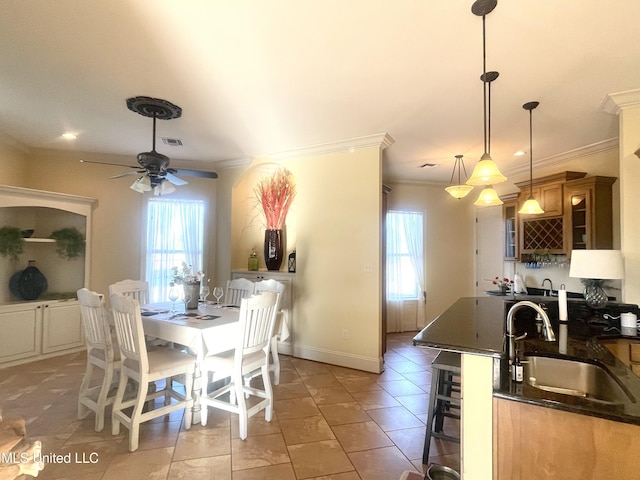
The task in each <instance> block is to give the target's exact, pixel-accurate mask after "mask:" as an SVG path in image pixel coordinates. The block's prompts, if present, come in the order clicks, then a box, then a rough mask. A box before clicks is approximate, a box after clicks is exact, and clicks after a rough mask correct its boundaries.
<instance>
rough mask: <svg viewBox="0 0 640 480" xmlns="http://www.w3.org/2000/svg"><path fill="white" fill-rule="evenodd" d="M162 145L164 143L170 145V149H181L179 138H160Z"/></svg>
mask: <svg viewBox="0 0 640 480" xmlns="http://www.w3.org/2000/svg"><path fill="white" fill-rule="evenodd" d="M162 143H164V144H165V145H170V146H172V147H181V146H182V140H180V139H179V138H166V137H162Z"/></svg>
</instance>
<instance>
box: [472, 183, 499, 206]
mask: <svg viewBox="0 0 640 480" xmlns="http://www.w3.org/2000/svg"><path fill="white" fill-rule="evenodd" d="M503 203H504V202H503V201H502V200H500V197H498V192H496V191H495V190H494V189H493V187H492V186H491V185H488V186H486V187H485V188H483V189H482V191H481V192H480V196H479V197H478V199H477V200H476V201H475V202H473V204H474V205H475V206H476V207H493V206H497V205H502V204H503Z"/></svg>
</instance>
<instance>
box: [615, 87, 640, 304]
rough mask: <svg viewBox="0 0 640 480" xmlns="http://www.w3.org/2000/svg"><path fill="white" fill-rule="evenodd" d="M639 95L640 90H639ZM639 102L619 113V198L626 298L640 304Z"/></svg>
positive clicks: (624, 292) (638, 95)
mask: <svg viewBox="0 0 640 480" xmlns="http://www.w3.org/2000/svg"><path fill="white" fill-rule="evenodd" d="M637 97H638V98H640V91H639V92H638V94H637ZM637 105H638V104H637V102H636V103H635V104H634V105H633V107H632V108H626V109H624V110H623V111H622V112H621V113H620V156H619V162H620V173H621V186H620V199H621V205H620V207H621V208H620V210H621V215H620V218H621V223H622V226H621V244H622V253H623V255H624V259H625V278H624V280H623V283H622V285H623V290H622V292H623V300H624V301H625V302H628V303H635V304H640V241H638V239H639V238H640V221H639V220H638V208H639V206H640V188H638V183H639V182H640V159H639V158H638V157H637V156H636V155H635V152H636V151H637V150H638V147H640V133H639V132H640V130H639V129H640V108H638V107H637Z"/></svg>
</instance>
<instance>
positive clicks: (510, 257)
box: [502, 199, 519, 261]
mask: <svg viewBox="0 0 640 480" xmlns="http://www.w3.org/2000/svg"><path fill="white" fill-rule="evenodd" d="M502 220H503V222H504V259H505V260H506V261H514V260H517V259H518V257H519V251H518V200H517V199H513V200H506V201H504V203H503V204H502Z"/></svg>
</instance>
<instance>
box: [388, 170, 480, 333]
mask: <svg viewBox="0 0 640 480" xmlns="http://www.w3.org/2000/svg"><path fill="white" fill-rule="evenodd" d="M388 185H389V186H390V187H391V189H392V190H391V193H389V195H388V199H387V208H388V209H389V210H411V211H421V212H424V213H425V224H426V238H425V249H426V255H425V263H426V265H425V272H426V279H425V282H426V290H427V303H426V312H425V323H429V322H430V321H432V320H433V319H434V318H436V317H437V316H438V315H440V314H441V313H442V312H444V311H445V310H446V309H447V308H449V306H451V304H452V303H454V302H455V301H456V300H457V299H458V298H460V297H468V296H473V295H474V278H475V275H474V254H473V251H474V206H473V202H474V201H475V198H472V197H473V192H472V193H471V194H469V195H468V196H467V197H466V198H463V199H460V200H457V199H455V198H453V197H452V196H451V195H449V194H448V193H447V192H445V191H444V187H443V186H440V185H425V184H417V183H402V182H391V183H388ZM422 327H424V325H416V329H421V328H422Z"/></svg>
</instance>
